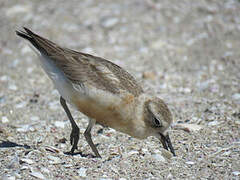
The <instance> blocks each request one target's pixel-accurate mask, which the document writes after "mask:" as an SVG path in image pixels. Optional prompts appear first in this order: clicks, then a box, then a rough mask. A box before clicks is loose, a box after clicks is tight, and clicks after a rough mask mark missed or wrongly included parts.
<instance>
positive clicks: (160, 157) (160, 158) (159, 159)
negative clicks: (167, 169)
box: [152, 154, 166, 162]
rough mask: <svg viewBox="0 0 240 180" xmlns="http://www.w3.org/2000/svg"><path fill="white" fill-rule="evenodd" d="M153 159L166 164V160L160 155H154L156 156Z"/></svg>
mask: <svg viewBox="0 0 240 180" xmlns="http://www.w3.org/2000/svg"><path fill="white" fill-rule="evenodd" d="M152 157H153V159H155V160H156V161H160V162H166V159H165V158H164V157H163V156H162V155H160V154H154V155H152Z"/></svg>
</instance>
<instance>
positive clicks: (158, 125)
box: [154, 117, 162, 127]
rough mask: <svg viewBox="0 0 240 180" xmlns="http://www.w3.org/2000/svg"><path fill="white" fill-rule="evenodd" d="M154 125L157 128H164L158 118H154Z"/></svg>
mask: <svg viewBox="0 0 240 180" xmlns="http://www.w3.org/2000/svg"><path fill="white" fill-rule="evenodd" d="M154 123H155V125H156V126H157V127H161V126H162V124H161V122H160V120H159V119H157V118H156V117H154Z"/></svg>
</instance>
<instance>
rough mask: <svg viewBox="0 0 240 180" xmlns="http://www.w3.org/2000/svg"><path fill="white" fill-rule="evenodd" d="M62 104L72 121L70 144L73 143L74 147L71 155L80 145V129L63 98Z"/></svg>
mask: <svg viewBox="0 0 240 180" xmlns="http://www.w3.org/2000/svg"><path fill="white" fill-rule="evenodd" d="M60 103H61V105H62V107H63V109H64V110H65V112H66V114H67V116H68V119H69V120H70V123H71V125H72V132H71V135H70V142H71V145H72V149H71V153H73V152H74V150H75V149H77V144H78V140H79V128H78V126H77V124H76V123H75V121H74V119H73V117H72V115H71V112H70V111H69V109H68V107H67V104H66V101H65V99H63V97H62V96H61V97H60Z"/></svg>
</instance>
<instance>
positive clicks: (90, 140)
mask: <svg viewBox="0 0 240 180" xmlns="http://www.w3.org/2000/svg"><path fill="white" fill-rule="evenodd" d="M94 124H95V120H92V119H89V124H88V127H87V129H86V130H85V132H84V136H85V138H86V140H87V142H88V144H89V146H90V147H91V149H92V151H93V152H94V154H95V156H96V157H99V158H101V156H100V154H99V152H98V150H97V148H96V146H95V144H93V141H92V137H91V130H92V127H93V125H94Z"/></svg>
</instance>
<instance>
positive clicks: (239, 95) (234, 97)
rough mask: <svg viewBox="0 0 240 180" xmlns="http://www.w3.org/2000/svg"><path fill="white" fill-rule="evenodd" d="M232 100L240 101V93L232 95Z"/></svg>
mask: <svg viewBox="0 0 240 180" xmlns="http://www.w3.org/2000/svg"><path fill="white" fill-rule="evenodd" d="M232 98H233V99H234V100H239V99H240V93H236V94H234V95H232Z"/></svg>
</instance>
